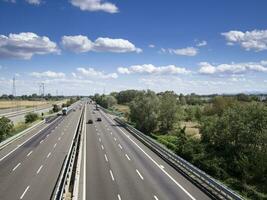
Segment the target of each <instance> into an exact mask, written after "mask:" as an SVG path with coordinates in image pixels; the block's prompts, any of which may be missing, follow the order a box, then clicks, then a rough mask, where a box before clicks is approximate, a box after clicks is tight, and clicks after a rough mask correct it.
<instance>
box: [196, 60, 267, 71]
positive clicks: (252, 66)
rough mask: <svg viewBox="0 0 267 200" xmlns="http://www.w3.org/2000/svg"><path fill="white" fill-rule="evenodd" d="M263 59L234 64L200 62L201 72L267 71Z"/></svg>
mask: <svg viewBox="0 0 267 200" xmlns="http://www.w3.org/2000/svg"><path fill="white" fill-rule="evenodd" d="M262 62H264V61H261V62H259V63H257V62H248V63H232V64H219V65H212V64H210V63H208V62H201V63H199V66H200V69H199V72H200V73H202V74H223V73H225V74H227V73H228V74H242V73H246V72H249V71H254V72H267V67H266V66H264V65H263V64H262Z"/></svg>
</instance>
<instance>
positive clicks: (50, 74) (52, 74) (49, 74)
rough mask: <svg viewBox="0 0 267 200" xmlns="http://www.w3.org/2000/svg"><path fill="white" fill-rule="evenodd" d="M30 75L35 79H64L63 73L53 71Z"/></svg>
mask: <svg viewBox="0 0 267 200" xmlns="http://www.w3.org/2000/svg"><path fill="white" fill-rule="evenodd" d="M30 75H31V76H33V77H35V78H64V77H65V74H64V73H63V72H53V71H45V72H32V73H31V74H30Z"/></svg>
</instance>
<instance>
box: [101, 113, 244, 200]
mask: <svg viewBox="0 0 267 200" xmlns="http://www.w3.org/2000/svg"><path fill="white" fill-rule="evenodd" d="M103 110H104V109H103ZM115 121H116V122H118V123H119V124H120V125H122V126H124V127H125V128H126V129H127V130H128V131H130V132H131V133H132V134H133V135H134V136H135V137H136V138H137V139H139V140H140V141H141V142H142V143H144V144H145V145H146V146H147V147H148V148H150V149H151V150H152V151H153V152H155V153H156V154H157V155H159V156H160V157H161V158H162V159H164V160H165V161H166V162H167V163H169V164H170V165H171V166H172V167H174V168H175V169H176V170H177V171H179V172H181V173H182V174H183V175H184V176H186V177H187V178H188V179H189V180H191V181H192V182H193V183H195V184H196V185H197V186H198V187H199V188H200V189H201V190H203V191H204V192H206V193H207V194H208V195H209V196H211V197H212V198H214V199H227V200H242V199H243V198H242V197H241V196H240V195H238V194H237V193H235V192H234V191H232V190H231V189H229V188H227V187H226V186H225V185H223V184H222V183H220V182H219V181H217V180H215V179H213V178H212V177H211V176H209V175H208V174H206V173H205V172H203V171H202V170H200V169H198V168H197V167H195V166H194V165H192V164H191V163H189V162H187V161H186V160H184V159H183V158H181V157H179V156H178V155H176V154H174V153H173V152H171V151H170V150H168V149H166V148H165V147H163V146H162V145H161V144H159V143H158V142H156V141H155V140H153V139H152V138H150V137H148V136H146V135H145V134H144V133H142V132H140V131H139V130H137V129H135V128H134V127H132V126H130V125H129V124H127V123H126V122H125V121H123V120H121V119H119V118H115Z"/></svg>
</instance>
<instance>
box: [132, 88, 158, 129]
mask: <svg viewBox="0 0 267 200" xmlns="http://www.w3.org/2000/svg"><path fill="white" fill-rule="evenodd" d="M130 110H131V112H130V119H131V121H133V122H135V124H136V128H137V129H139V130H141V131H143V132H144V133H146V134H150V133H151V132H153V131H154V130H155V129H156V128H157V126H158V113H159V98H158V97H157V95H156V94H155V93H154V92H152V91H150V90H148V91H146V92H143V93H142V94H140V95H138V96H137V97H136V98H135V99H134V100H133V101H132V102H131V104H130Z"/></svg>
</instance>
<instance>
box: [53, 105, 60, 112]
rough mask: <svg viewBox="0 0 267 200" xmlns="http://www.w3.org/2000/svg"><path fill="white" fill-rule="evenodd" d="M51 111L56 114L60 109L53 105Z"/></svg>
mask: <svg viewBox="0 0 267 200" xmlns="http://www.w3.org/2000/svg"><path fill="white" fill-rule="evenodd" d="M52 110H53V112H54V113H55V112H58V111H60V107H59V106H58V105H57V104H54V105H53V109H52Z"/></svg>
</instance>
